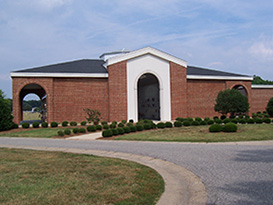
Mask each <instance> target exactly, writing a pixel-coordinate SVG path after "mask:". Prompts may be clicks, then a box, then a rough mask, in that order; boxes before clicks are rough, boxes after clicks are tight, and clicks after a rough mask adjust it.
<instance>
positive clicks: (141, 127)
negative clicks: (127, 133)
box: [136, 124, 144, 131]
mask: <svg viewBox="0 0 273 205" xmlns="http://www.w3.org/2000/svg"><path fill="white" fill-rule="evenodd" d="M136 129H137V131H142V130H143V129H144V127H143V125H140V124H138V125H136Z"/></svg>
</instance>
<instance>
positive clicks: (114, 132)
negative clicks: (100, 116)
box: [111, 128, 118, 136]
mask: <svg viewBox="0 0 273 205" xmlns="http://www.w3.org/2000/svg"><path fill="white" fill-rule="evenodd" d="M111 130H112V133H113V135H115V136H116V135H118V130H117V129H116V128H113V129H111Z"/></svg>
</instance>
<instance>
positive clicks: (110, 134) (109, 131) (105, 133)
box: [102, 129, 113, 137]
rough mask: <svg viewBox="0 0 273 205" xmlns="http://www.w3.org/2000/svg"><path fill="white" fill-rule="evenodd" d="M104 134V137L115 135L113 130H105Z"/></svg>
mask: <svg viewBox="0 0 273 205" xmlns="http://www.w3.org/2000/svg"><path fill="white" fill-rule="evenodd" d="M102 136H103V137H112V136H113V132H112V130H109V129H108V130H103V132H102Z"/></svg>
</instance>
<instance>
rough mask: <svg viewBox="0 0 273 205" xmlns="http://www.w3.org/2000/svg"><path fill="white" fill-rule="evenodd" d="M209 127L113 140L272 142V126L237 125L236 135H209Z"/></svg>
mask: <svg viewBox="0 0 273 205" xmlns="http://www.w3.org/2000/svg"><path fill="white" fill-rule="evenodd" d="M208 130H209V126H190V127H181V128H165V129H157V130H150V131H142V132H137V133H133V134H127V135H121V136H119V137H117V138H115V140H139V141H175V142H232V141H252V140H273V125H272V124H249V125H246V124H245V125H238V131H237V132H236V133H224V132H220V133H210V132H209V131H208Z"/></svg>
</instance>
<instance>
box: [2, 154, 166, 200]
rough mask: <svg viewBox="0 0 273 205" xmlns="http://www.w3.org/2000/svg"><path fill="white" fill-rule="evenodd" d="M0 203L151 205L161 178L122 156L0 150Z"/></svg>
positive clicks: (161, 187) (161, 189) (159, 191)
mask: <svg viewBox="0 0 273 205" xmlns="http://www.w3.org/2000/svg"><path fill="white" fill-rule="evenodd" d="M0 173H1V174H0V204H155V203H156V202H157V201H158V199H159V198H160V196H161V194H162V193H163V192H164V181H163V179H162V177H161V176H160V175H159V174H158V173H157V172H156V171H154V170H153V169H151V168H149V167H146V166H143V165H140V164H137V163H134V162H130V161H126V160H120V159H112V158H103V157H96V156H91V155H79V154H70V153H61V152H43V151H33V150H20V149H0Z"/></svg>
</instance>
